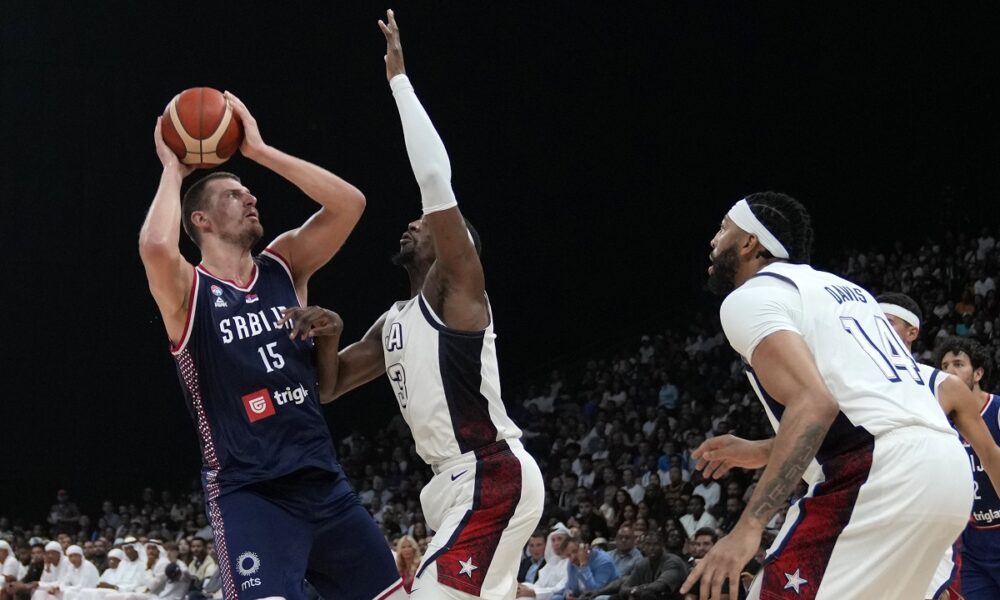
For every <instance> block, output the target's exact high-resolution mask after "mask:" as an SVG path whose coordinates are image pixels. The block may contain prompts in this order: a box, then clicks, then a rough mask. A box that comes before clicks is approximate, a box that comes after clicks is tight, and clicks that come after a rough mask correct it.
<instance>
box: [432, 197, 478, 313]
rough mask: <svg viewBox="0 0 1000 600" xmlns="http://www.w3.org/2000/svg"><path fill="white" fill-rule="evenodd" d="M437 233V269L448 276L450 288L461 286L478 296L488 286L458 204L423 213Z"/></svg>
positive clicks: (435, 242) (435, 234) (435, 246)
mask: <svg viewBox="0 0 1000 600" xmlns="http://www.w3.org/2000/svg"><path fill="white" fill-rule="evenodd" d="M424 222H425V223H426V224H427V226H428V227H430V228H431V232H432V233H433V235H434V252H435V256H436V263H437V268H438V269H440V270H441V271H443V273H442V274H443V275H444V276H445V277H447V278H448V281H449V286H448V287H449V290H452V289H456V288H461V289H463V290H468V292H469V295H471V296H476V297H479V296H481V295H482V292H483V291H484V290H485V289H486V279H485V276H484V275H483V265H482V263H481V262H480V261H479V254H478V253H477V252H476V246H475V244H474V243H473V242H472V236H471V234H470V233H469V228H468V227H466V225H465V218H464V217H463V216H462V212H461V211H460V210H459V209H458V207H457V206H453V207H451V208H448V209H445V210H441V211H437V212H432V213H429V214H426V215H424Z"/></svg>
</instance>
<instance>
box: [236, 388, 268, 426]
mask: <svg viewBox="0 0 1000 600" xmlns="http://www.w3.org/2000/svg"><path fill="white" fill-rule="evenodd" d="M243 408H245V409H246V411H247V416H248V417H250V422H251V423H253V422H255V421H260V420H261V419H266V418H267V417H270V416H271V415H273V414H274V403H273V402H272V401H271V392H269V391H267V390H266V389H264V390H257V391H256V392H251V393H249V394H247V395H245V396H243Z"/></svg>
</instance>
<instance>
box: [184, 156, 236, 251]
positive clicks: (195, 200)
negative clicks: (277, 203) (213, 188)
mask: <svg viewBox="0 0 1000 600" xmlns="http://www.w3.org/2000/svg"><path fill="white" fill-rule="evenodd" d="M216 179H234V180H236V182H237V183H242V182H241V181H240V178H239V177H237V176H236V175H233V174H232V173H228V172H226V171H216V172H214V173H209V174H208V175H205V176H204V177H202V178H201V179H199V180H198V181H196V182H194V183H193V184H192V185H191V187H189V188H188V190H187V191H186V192H184V197H183V198H182V199H181V225H183V226H184V233H186V234H188V237H189V238H191V241H192V242H194V243H195V245H196V246H199V247H200V246H201V243H200V234H199V233H198V229H197V228H196V227H195V226H194V224H192V223H191V215H192V214H194V213H195V212H196V211H199V210H205V209H206V208H207V207H208V197H209V194H208V184H209V183H210V182H212V181H215V180H216Z"/></svg>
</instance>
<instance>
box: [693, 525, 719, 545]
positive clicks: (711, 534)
mask: <svg viewBox="0 0 1000 600" xmlns="http://www.w3.org/2000/svg"><path fill="white" fill-rule="evenodd" d="M700 535H707V536H709V537H711V538H712V543H713V544H714V543H715V542H717V541H719V534H718V532H716V531H715V530H714V529H712V528H711V527H702V528H701V529H699V530H698V531H696V532H694V535H693V536H691V539H694V538H696V537H698V536H700Z"/></svg>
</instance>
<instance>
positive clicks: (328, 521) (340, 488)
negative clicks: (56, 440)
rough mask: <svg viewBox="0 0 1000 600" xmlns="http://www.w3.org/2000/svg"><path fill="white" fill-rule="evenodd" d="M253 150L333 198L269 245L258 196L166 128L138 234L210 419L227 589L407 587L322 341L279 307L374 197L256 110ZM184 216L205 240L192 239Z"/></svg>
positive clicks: (206, 470) (206, 452) (210, 470)
mask: <svg viewBox="0 0 1000 600" xmlns="http://www.w3.org/2000/svg"><path fill="white" fill-rule="evenodd" d="M226 96H227V99H228V101H229V103H230V105H231V106H232V108H233V110H234V112H235V113H236V115H237V116H238V117H239V118H240V120H241V121H242V123H243V128H244V132H245V139H244V141H243V144H242V146H241V148H240V150H241V152H242V153H243V155H244V156H246V157H247V158H249V159H250V160H253V161H255V162H257V163H258V164H260V165H262V166H264V167H266V168H268V169H270V170H272V171H274V172H275V173H277V174H278V175H281V176H282V177H284V178H285V179H287V180H288V181H290V182H291V183H293V184H295V185H296V186H298V187H299V189H301V190H302V191H303V192H304V193H305V194H306V195H307V196H308V197H309V198H311V199H312V200H314V201H316V202H317V203H318V204H319V205H320V207H321V208H320V209H319V210H318V211H317V212H316V213H315V214H313V215H312V216H311V217H310V218H309V219H308V220H307V221H306V222H305V223H304V224H303V225H302V226H301V227H299V228H298V229H294V230H291V231H287V232H285V233H283V234H281V235H279V236H278V237H277V238H275V239H274V241H273V242H271V244H270V245H269V246H268V247H267V248H266V249H265V250H264V251H263V252H261V253H260V254H258V255H256V256H254V255H252V254H251V251H252V249H253V247H254V245H255V244H256V243H257V241H258V240H259V239H260V238H261V236H262V235H263V228H262V226H261V223H260V213H259V211H258V206H257V199H256V198H255V197H254V196H253V194H251V193H250V190H249V189H247V187H246V186H244V185H243V183H242V182H241V181H240V179H239V178H238V177H236V176H235V175H232V174H230V173H221V172H216V173H212V174H210V175H208V176H207V177H204V178H203V179H201V180H199V181H197V182H196V183H194V184H193V185H192V186H191V187H190V189H188V191H187V192H186V193H185V194H184V198H183V200H182V199H181V194H180V191H181V182H182V181H183V179H184V177H185V176H187V175H189V174H190V173H191V169H190V168H189V167H187V166H185V165H182V164H181V163H180V161H179V160H178V159H177V157H176V156H175V155H174V153H173V152H171V150H170V149H169V148H168V147H167V146H166V144H164V142H163V139H162V137H161V134H160V121H159V120H158V121H157V124H156V129H155V132H154V141H155V144H156V153H157V155H158V156H159V158H160V161H161V162H162V163H163V174H162V176H161V178H160V186H159V189H158V190H157V192H156V196H155V197H154V198H153V203H152V205H151V206H150V208H149V213H148V214H147V216H146V221H145V223H144V224H143V226H142V231H141V232H140V234H139V253H140V255H141V257H142V262H143V265H144V266H145V268H146V276H147V278H148V280H149V288H150V290H151V291H152V293H153V297H154V298H155V300H156V304H157V306H158V307H159V309H160V313H161V314H162V316H163V322H164V325H165V326H166V330H167V336H168V337H169V339H170V344H171V347H170V349H171V353H172V354H173V355H174V358H175V360H176V362H177V371H178V375H179V377H180V380H181V385H182V388H183V391H184V394H185V397H186V399H187V402H188V406H189V409H190V412H191V415H192V417H193V419H194V422H195V426H196V428H197V430H198V436H199V440H200V443H201V450H202V458H203V470H202V483H203V485H204V487H205V499H206V504H207V510H208V515H209V519H210V520H211V523H212V529H213V531H214V533H215V545H216V549H217V552H218V556H219V568H220V570H221V579H222V590H223V593H224V595H225V598H226V599H227V600H236V599H241V600H243V599H246V600H253V599H256V598H271V597H283V598H288V599H289V600H292V599H295V600H300V599H303V598H304V597H305V596H304V589H303V582H304V580H306V579H308V580H309V582H310V583H312V584H313V585H314V586H315V588H316V589H317V590H318V591H319V593H320V594H321V595H322V596H323V597H325V598H327V599H328V600H334V599H341V598H343V599H345V600H346V599H351V600H371V599H373V598H378V599H380V600H381V599H385V598H405V597H406V594H405V592H404V591H402V583H401V581H400V579H399V573H398V572H397V570H396V567H395V562H394V561H393V559H392V555H391V553H390V551H389V549H388V546H387V544H386V542H385V540H384V539H383V537H382V535H381V533H380V532H379V530H378V528H377V527H376V525H375V523H374V521H372V519H371V517H370V516H369V515H368V513H367V511H366V510H365V509H364V508H363V507H361V505H360V504H359V502H358V499H357V496H356V495H355V493H354V491H353V490H352V489H351V487H350V485H349V483H348V482H347V480H346V478H345V476H344V474H343V472H342V470H341V468H340V465H339V464H338V463H337V460H336V457H335V455H334V449H333V444H332V440H331V438H330V434H329V431H328V429H327V426H326V422H325V421H324V419H323V414H322V412H321V410H320V406H319V397H318V396H319V394H318V393H317V390H316V369H315V365H314V360H313V358H312V352H313V343H312V341H311V340H304V341H303V340H291V339H289V337H288V335H287V333H288V331H287V329H286V327H287V326H288V324H279V321H280V318H281V311H283V310H284V309H285V308H287V307H295V306H299V305H300V304H301V303H304V302H305V301H306V299H307V295H308V282H309V278H310V276H312V274H313V273H314V272H315V271H316V270H317V269H319V268H320V267H322V266H323V265H324V264H326V262H327V261H329V260H330V258H331V257H332V256H333V255H334V254H335V253H336V252H337V250H338V249H339V248H340V246H341V245H342V244H343V243H344V240H345V239H347V236H348V235H349V234H350V233H351V231H352V230H353V228H354V225H355V224H356V223H357V221H358V219H359V218H360V217H361V213H362V212H363V210H364V206H365V199H364V196H362V195H361V193H360V192H359V191H358V190H357V189H356V188H354V187H353V186H352V185H350V184H349V183H347V182H345V181H343V180H342V179H340V178H339V177H337V176H336V175H334V174H332V173H330V172H328V171H326V170H324V169H322V168H320V167H318V166H316V165H313V164H310V163H308V162H306V161H303V160H301V159H298V158H295V157H293V156H289V155H288V154H285V153H283V152H281V151H279V150H277V149H275V148H273V147H271V146H268V145H267V144H265V143H264V141H263V139H262V138H261V135H260V131H259V129H258V127H257V123H256V121H255V120H254V118H253V117H252V116H251V115H250V113H249V111H247V109H246V106H244V104H243V103H242V102H241V101H240V100H239V99H237V98H236V97H235V96H233V95H231V94H228V93H227V94H226ZM182 225H183V227H184V230H185V231H186V232H187V233H188V235H189V236H190V237H191V239H192V240H194V242H195V244H197V245H198V247H199V248H200V250H201V262H200V263H199V264H198V265H197V266H193V265H191V264H189V263H188V262H187V261H186V260H185V259H184V258H183V256H181V253H180V251H179V249H178V243H179V241H180V239H179V238H180V229H181V226H182Z"/></svg>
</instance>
